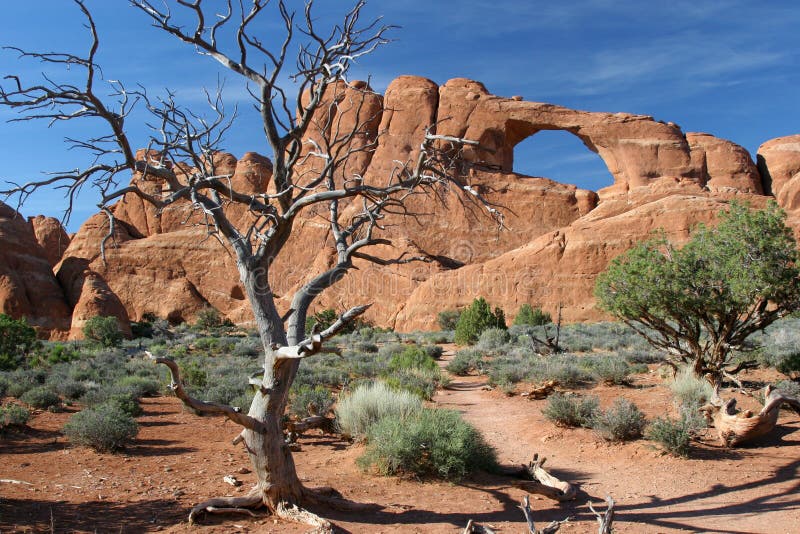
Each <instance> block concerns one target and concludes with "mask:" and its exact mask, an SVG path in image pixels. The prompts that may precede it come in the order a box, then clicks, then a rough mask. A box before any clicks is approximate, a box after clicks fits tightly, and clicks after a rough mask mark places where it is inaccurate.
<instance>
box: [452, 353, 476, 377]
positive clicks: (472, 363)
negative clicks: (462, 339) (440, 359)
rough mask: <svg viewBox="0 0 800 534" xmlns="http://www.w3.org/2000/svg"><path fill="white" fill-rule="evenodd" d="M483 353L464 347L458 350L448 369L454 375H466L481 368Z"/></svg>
mask: <svg viewBox="0 0 800 534" xmlns="http://www.w3.org/2000/svg"><path fill="white" fill-rule="evenodd" d="M482 359H483V354H482V353H481V352H480V351H477V350H474V349H463V350H460V351H458V352H456V354H455V356H453V359H452V360H450V361H449V362H448V363H447V367H445V369H447V370H448V371H449V372H451V373H453V374H454V375H459V376H464V375H467V374H469V373H470V372H471V371H475V370H478V371H479V370H480V366H481V360H482Z"/></svg>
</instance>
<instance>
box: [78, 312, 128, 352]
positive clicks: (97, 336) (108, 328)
mask: <svg viewBox="0 0 800 534" xmlns="http://www.w3.org/2000/svg"><path fill="white" fill-rule="evenodd" d="M83 335H84V337H85V338H86V339H88V340H90V341H94V342H96V343H99V344H100V345H101V346H103V347H119V346H120V344H121V343H122V331H121V330H120V329H119V323H118V322H117V319H116V317H101V316H99V315H98V316H95V317H92V318H90V319H89V320H87V321H86V323H85V324H84V325H83Z"/></svg>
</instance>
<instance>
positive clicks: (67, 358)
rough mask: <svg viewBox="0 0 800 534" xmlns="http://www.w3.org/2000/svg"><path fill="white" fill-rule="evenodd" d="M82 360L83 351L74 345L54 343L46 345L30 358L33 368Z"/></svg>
mask: <svg viewBox="0 0 800 534" xmlns="http://www.w3.org/2000/svg"><path fill="white" fill-rule="evenodd" d="M80 358H81V351H80V350H79V349H78V347H76V346H75V345H72V344H64V343H53V344H49V345H45V346H43V347H41V348H40V349H39V350H37V351H36V353H35V354H33V355H32V356H31V357H30V360H29V363H30V365H31V366H33V367H38V366H41V365H56V364H58V363H65V362H72V361H75V360H79V359H80Z"/></svg>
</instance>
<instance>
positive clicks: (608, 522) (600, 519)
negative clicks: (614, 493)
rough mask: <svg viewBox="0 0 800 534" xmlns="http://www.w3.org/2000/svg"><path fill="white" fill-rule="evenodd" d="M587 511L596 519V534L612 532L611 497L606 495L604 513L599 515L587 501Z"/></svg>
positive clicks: (612, 511) (609, 533)
mask: <svg viewBox="0 0 800 534" xmlns="http://www.w3.org/2000/svg"><path fill="white" fill-rule="evenodd" d="M589 510H591V511H592V513H593V514H594V515H595V517H597V525H598V529H597V534H611V532H612V528H611V527H612V524H613V523H614V499H612V498H611V495H606V513H605V514H601V513H600V512H598V511H597V510H595V509H594V506H592V503H591V501H589Z"/></svg>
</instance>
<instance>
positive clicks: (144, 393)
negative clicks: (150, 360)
mask: <svg viewBox="0 0 800 534" xmlns="http://www.w3.org/2000/svg"><path fill="white" fill-rule="evenodd" d="M115 387H116V388H117V389H118V390H120V391H130V393H131V395H133V397H134V398H137V399H140V398H142V397H150V396H153V395H156V394H158V392H159V390H160V389H161V384H159V383H158V382H157V381H156V380H153V379H150V378H144V377H142V376H135V375H134V376H125V377H122V378H121V379H119V380H118V381H117V382H116V384H115Z"/></svg>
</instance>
